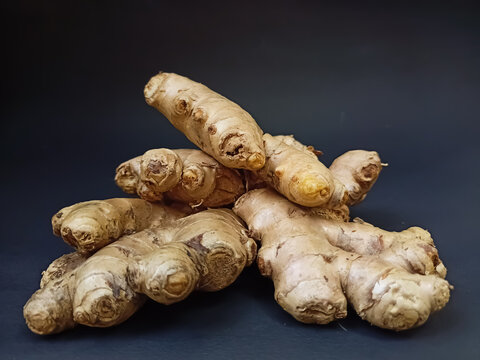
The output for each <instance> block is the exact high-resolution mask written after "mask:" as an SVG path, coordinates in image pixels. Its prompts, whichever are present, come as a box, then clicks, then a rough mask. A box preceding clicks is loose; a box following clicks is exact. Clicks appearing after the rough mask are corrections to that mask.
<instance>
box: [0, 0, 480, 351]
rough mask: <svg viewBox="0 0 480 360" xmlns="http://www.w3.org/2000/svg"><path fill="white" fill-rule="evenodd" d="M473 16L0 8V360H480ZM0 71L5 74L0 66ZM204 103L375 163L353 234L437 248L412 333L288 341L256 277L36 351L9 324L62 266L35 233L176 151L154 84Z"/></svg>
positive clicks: (359, 329)
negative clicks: (409, 231)
mask: <svg viewBox="0 0 480 360" xmlns="http://www.w3.org/2000/svg"><path fill="white" fill-rule="evenodd" d="M474 4H475V1H471V2H461V1H455V2H454V1H451V2H446V3H445V4H443V3H441V2H438V1H435V2H433V1H432V2H421V3H419V2H415V3H405V2H402V3H401V4H400V5H398V4H397V5H392V4H389V5H386V4H385V3H384V2H381V3H377V4H375V3H371V2H352V3H350V4H346V3H345V4H340V3H338V2H313V1H312V2H308V1H297V2H283V1H274V2H271V1H256V2H251V3H243V2H242V3H240V2H238V3H228V2H219V3H203V2H196V3H188V2H181V1H169V2H160V1H132V2H123V1H98V2H94V1H77V2H75V1H72V2H70V1H10V2H3V3H2V15H1V17H2V22H1V26H2V34H3V46H2V48H3V51H2V53H3V55H2V58H3V60H4V65H3V67H2V70H3V71H2V80H1V84H2V86H1V91H2V93H1V102H2V104H1V109H0V111H1V119H2V125H1V126H2V132H1V134H2V141H1V142H0V144H1V145H0V146H1V168H2V173H1V174H2V176H1V187H0V188H1V199H2V200H3V202H2V203H3V205H2V207H1V209H2V210H1V212H2V214H1V220H2V224H1V229H2V232H1V238H2V242H1V250H0V281H1V297H0V301H1V304H0V309H1V313H0V314H1V315H0V316H1V325H0V329H1V336H0V345H1V351H2V354H3V356H2V358H6V359H23V358H48V359H52V358H55V357H61V358H66V359H84V358H132V359H133V358H142V359H147V358H153V357H155V358H161V359H172V358H197V359H215V358H219V359H220V358H221V359H224V358H233V359H237V358H253V357H257V358H277V359H280V358H320V359H334V358H340V359H349V358H387V357H388V358H389V359H405V358H412V359H416V358H421V357H422V358H437V359H440V358H452V357H454V358H456V359H471V358H479V357H480V345H479V340H480V325H479V322H480V316H479V315H480V310H479V309H480V302H479V298H480V287H479V283H480V281H479V280H478V278H479V272H478V264H477V261H478V260H477V259H478V254H479V250H480V245H479V241H480V240H479V239H478V231H477V228H478V226H476V225H477V223H478V220H477V214H478V204H479V200H480V196H479V190H478V184H479V180H480V176H479V174H480V171H479V160H478V159H479V156H480V151H479V150H480V148H479V145H478V144H477V138H478V136H479V133H480V131H479V129H480V127H479V125H478V121H479V120H480V110H479V105H478V104H479V100H480V36H479V35H480V12H479V10H478V7H475V5H474ZM5 62H6V64H5ZM159 70H163V71H171V72H176V73H179V74H182V75H185V76H188V77H190V78H192V79H194V80H196V81H199V82H202V83H205V84H207V85H208V86H209V87H210V88H212V89H214V90H216V91H218V92H219V93H221V94H223V95H225V96H227V97H229V98H230V99H232V100H233V101H236V102H237V103H239V104H240V105H241V106H242V107H244V108H245V109H247V110H248V111H249V112H250V113H251V114H252V115H253V116H254V118H255V119H256V120H257V122H258V123H259V124H260V125H261V126H262V128H263V129H264V130H265V131H266V132H271V133H274V134H283V133H286V134H290V133H294V134H295V135H296V137H297V138H298V139H299V140H301V141H302V142H304V143H307V144H312V145H315V147H317V148H319V149H321V150H323V151H324V152H325V155H324V156H323V158H322V160H323V161H324V162H325V163H330V162H331V161H332V159H334V158H335V157H336V156H338V155H340V154H341V153H343V152H344V151H346V150H350V149H355V148H362V149H371V150H377V151H378V152H379V153H380V154H381V156H382V160H383V161H384V162H388V163H389V164H390V166H389V167H388V168H386V169H385V170H384V171H383V172H382V174H381V177H380V179H379V181H378V182H377V184H376V185H375V187H374V189H373V190H372V192H371V194H370V195H369V196H368V198H367V200H366V201H365V203H363V204H361V205H360V206H358V207H357V208H355V209H354V210H353V215H354V216H360V217H362V218H363V219H365V220H367V221H369V222H372V223H374V224H376V225H377V226H381V227H384V228H386V229H389V230H401V229H404V228H406V227H408V226H411V225H419V226H422V227H424V228H427V229H429V230H430V231H431V233H432V234H433V236H434V239H435V242H436V244H437V247H438V248H439V250H440V255H441V257H442V259H443V261H444V262H445V264H446V265H447V267H448V270H449V273H448V275H447V278H448V280H449V281H450V282H451V283H452V284H453V285H454V286H455V290H454V291H453V293H452V297H451V300H450V303H449V304H448V305H447V306H446V308H445V309H443V310H442V311H441V312H439V313H437V314H435V315H433V316H432V318H431V319H430V320H429V321H428V322H427V323H426V324H425V325H424V326H422V327H421V328H418V329H415V330H411V331H407V332H403V333H394V332H390V331H385V330H381V329H378V328H375V327H372V326H370V325H369V324H368V323H367V322H364V321H362V320H360V319H359V318H358V316H356V315H355V314H354V312H353V311H350V314H349V317H348V318H347V319H345V320H342V321H339V322H338V323H332V324H330V325H327V326H307V325H303V324H301V323H298V322H296V321H295V320H294V319H293V318H291V317H290V316H289V315H288V314H287V313H286V312H284V311H283V310H282V309H281V308H280V307H279V306H278V305H277V304H276V303H275V301H274V299H273V287H272V285H271V283H270V281H269V280H267V279H264V278H261V277H260V275H259V274H258V271H257V270H256V268H255V267H252V268H250V269H248V270H247V271H246V272H245V273H244V274H242V275H241V277H240V278H239V280H238V281H237V282H236V283H235V284H234V285H233V286H231V287H229V288H228V289H226V290H224V291H222V292H218V293H213V294H195V295H194V296H192V297H191V298H189V299H187V300H186V301H184V302H182V303H179V304H176V305H172V306H169V307H165V306H161V305H157V304H154V303H148V304H147V305H146V306H145V307H144V308H142V309H141V311H139V312H138V313H137V314H135V315H134V316H133V317H132V318H131V319H130V320H128V321H127V322H126V323H124V324H122V325H120V326H116V327H113V328H108V329H93V328H86V327H77V328H76V329H74V330H71V331H68V332H65V333H63V334H60V335H55V336H48V337H40V336H37V335H34V334H33V333H31V332H30V331H29V330H28V329H27V327H26V326H25V324H24V320H23V316H22V306H23V304H24V303H25V302H26V301H27V299H28V298H29V296H30V295H31V294H32V293H33V292H34V291H35V290H36V289H37V288H38V282H39V279H40V272H41V271H42V270H43V269H45V268H46V266H47V265H48V264H49V263H50V262H51V261H52V260H53V259H55V258H57V257H58V256H60V255H61V254H63V253H65V252H68V251H69V248H68V247H67V246H66V245H64V244H63V243H62V241H61V240H59V239H57V238H55V237H54V236H53V235H51V229H50V217H51V215H52V214H53V213H54V212H55V211H56V210H58V209H59V208H61V207H63V206H66V205H70V204H72V203H75V202H79V201H84V200H90V199H103V198H109V197H115V196H122V193H121V192H120V191H119V190H118V189H117V188H116V187H115V184H114V182H113V173H114V169H115V167H116V166H117V165H118V164H119V163H120V162H122V161H124V160H126V159H128V158H130V157H133V156H136V155H139V154H141V153H143V152H144V151H146V150H147V149H150V148H155V147H172V148H180V147H191V145H190V144H189V143H188V141H187V140H186V139H185V138H184V137H183V135H182V134H180V133H179V132H177V131H176V130H175V129H174V128H173V127H172V126H171V125H170V124H169V123H168V121H167V120H166V119H165V118H163V116H162V115H161V114H159V113H157V112H156V111H155V110H154V109H152V108H150V107H149V106H147V105H146V104H145V102H144V99H143V86H144V84H145V83H146V82H147V81H148V79H149V77H150V76H152V75H154V74H155V73H156V72H157V71H159Z"/></svg>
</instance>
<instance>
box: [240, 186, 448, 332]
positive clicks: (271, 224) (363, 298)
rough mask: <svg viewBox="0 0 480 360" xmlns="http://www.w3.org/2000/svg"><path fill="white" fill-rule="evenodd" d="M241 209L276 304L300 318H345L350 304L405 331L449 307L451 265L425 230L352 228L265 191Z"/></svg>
mask: <svg viewBox="0 0 480 360" xmlns="http://www.w3.org/2000/svg"><path fill="white" fill-rule="evenodd" d="M234 211H235V212H236V213H237V215H239V216H240V217H241V218H242V219H243V220H244V221H245V222H246V223H247V225H248V228H249V230H250V232H251V234H252V236H253V237H254V238H256V239H257V240H259V241H260V242H261V244H262V246H261V248H260V250H259V253H258V259H257V261H258V266H259V268H260V271H261V273H262V274H263V275H265V276H268V277H271V278H272V280H273V282H274V284H275V299H276V300H277V302H278V303H279V304H280V305H281V306H282V307H283V308H284V309H285V310H286V311H287V312H289V313H290V314H291V315H292V316H294V317H295V318H296V319H297V320H299V321H302V322H305V323H317V324H326V323H328V322H330V321H332V320H335V319H339V318H343V317H345V316H346V314H347V300H348V302H350V303H351V304H352V306H353V307H354V309H355V310H356V311H357V313H358V314H359V315H360V316H361V317H362V318H363V319H365V320H367V321H369V322H370V323H371V324H373V325H376V326H379V327H382V328H386V329H393V330H405V329H409V328H412V327H416V326H419V325H421V324H423V323H424V322H425V321H426V320H427V318H428V317H429V315H430V314H431V313H432V312H434V311H437V310H440V309H441V308H442V307H443V306H445V304H446V303H447V302H448V299H449V294H450V285H449V283H448V282H447V281H446V280H444V279H443V278H444V277H445V274H446V268H445V266H444V265H443V264H442V262H441V261H440V259H439V258H438V252H437V250H436V249H435V247H434V245H433V241H432V239H431V237H430V234H429V233H428V232H426V231H425V230H422V229H420V228H416V227H414V228H410V229H407V230H405V231H402V232H399V233H395V232H388V231H385V230H381V229H379V228H375V227H374V226H372V225H369V224H365V223H345V222H342V221H338V214H335V213H334V214H333V216H329V214H328V210H325V209H323V210H322V211H316V210H315V209H309V208H302V207H299V206H296V205H294V204H292V203H291V202H289V201H288V200H287V199H285V198H283V197H281V196H279V195H278V194H277V193H275V192H273V191H272V190H270V189H266V188H264V189H257V190H253V191H250V192H248V193H246V194H245V195H243V196H242V197H241V198H240V199H239V200H237V202H236V205H235V207H234ZM332 217H333V219H332Z"/></svg>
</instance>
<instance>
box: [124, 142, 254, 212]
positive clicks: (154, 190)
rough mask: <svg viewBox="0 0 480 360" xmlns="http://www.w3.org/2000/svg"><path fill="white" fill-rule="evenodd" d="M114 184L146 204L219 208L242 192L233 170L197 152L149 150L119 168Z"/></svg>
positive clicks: (238, 176)
mask: <svg viewBox="0 0 480 360" xmlns="http://www.w3.org/2000/svg"><path fill="white" fill-rule="evenodd" d="M115 182H116V183H117V185H118V186H119V187H120V188H121V189H122V190H123V191H125V192H127V193H130V194H137V195H138V196H140V197H141V198H142V199H145V200H148V201H159V200H162V198H163V196H164V195H165V197H166V198H168V199H170V200H173V201H179V202H182V203H186V204H191V205H192V206H197V205H199V204H201V205H203V206H207V207H220V206H225V205H228V204H231V203H233V202H234V201H235V200H236V199H237V198H238V197H239V196H240V195H242V194H243V193H244V192H245V188H244V186H243V180H242V177H241V175H240V173H239V172H238V171H237V170H234V169H229V168H227V167H225V166H223V165H222V164H220V163H218V162H217V161H216V160H215V159H213V158H212V157H210V156H208V155H207V154H205V153H204V152H202V151H200V150H190V149H179V150H169V149H153V150H149V151H147V152H146V153H145V154H143V155H142V156H137V157H136V158H133V159H131V160H128V161H126V162H124V163H122V164H120V165H119V166H118V168H117V171H116V175H115Z"/></svg>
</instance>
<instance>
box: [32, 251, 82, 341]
mask: <svg viewBox="0 0 480 360" xmlns="http://www.w3.org/2000/svg"><path fill="white" fill-rule="evenodd" d="M86 259H87V257H86V256H85V255H82V254H80V253H78V252H74V253H71V254H67V255H63V256H61V257H60V258H58V259H57V260H55V261H53V262H52V263H51V264H50V266H49V267H48V268H47V270H45V271H44V272H43V274H42V275H43V276H42V280H41V281H40V289H39V290H37V291H36V292H35V293H34V294H33V295H32V296H31V298H30V299H29V300H28V302H27V303H26V304H25V306H24V307H23V316H24V317H25V321H26V323H27V326H28V327H29V329H30V330H32V331H33V332H34V333H36V334H39V335H43V334H55V333H59V332H62V331H64V330H67V329H70V328H72V327H74V326H75V321H74V320H73V308H72V300H71V292H70V287H69V284H70V283H71V282H72V281H73V279H74V277H75V269H76V268H77V267H79V266H80V265H82V264H83V263H84V262H85V260H86Z"/></svg>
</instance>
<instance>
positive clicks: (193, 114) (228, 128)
mask: <svg viewBox="0 0 480 360" xmlns="http://www.w3.org/2000/svg"><path fill="white" fill-rule="evenodd" d="M144 94H145V99H146V101H147V103H148V104H149V105H151V106H153V107H154V108H156V109H157V110H158V111H160V112H161V113H162V114H163V115H165V117H166V118H167V119H168V120H169V121H170V122H171V123H172V125H173V126H175V127H176V128H177V129H178V130H180V131H181V132H183V133H184V134H185V136H186V137H187V138H188V139H189V140H190V141H191V142H193V143H194V144H195V145H197V146H198V147H199V148H200V149H202V150H203V151H205V152H206V153H207V154H209V155H211V156H213V157H214V158H215V159H216V160H218V161H219V162H220V163H221V164H223V165H225V166H227V167H229V168H242V169H249V170H257V169H260V168H261V167H263V165H264V163H265V151H264V149H263V142H262V134H263V132H262V130H261V129H260V127H259V126H258V125H257V123H256V122H255V120H254V119H253V118H252V117H251V116H250V114H249V113H248V112H246V111H245V110H243V109H242V108H241V107H240V106H238V105H237V104H235V103H234V102H232V101H230V100H228V99H226V98H224V97H223V96H221V95H219V94H217V93H216V92H214V91H212V90H210V89H209V88H208V87H206V86H205V85H202V84H199V83H197V82H195V81H192V80H190V79H188V78H186V77H183V76H180V75H177V74H171V73H160V74H158V75H156V76H154V77H152V78H151V79H150V81H149V82H148V84H147V85H146V86H145V91H144Z"/></svg>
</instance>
